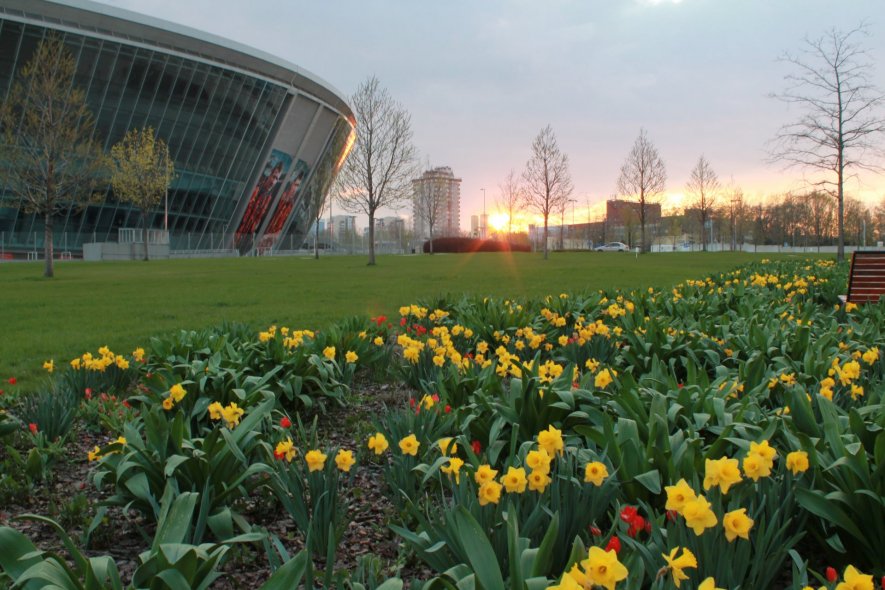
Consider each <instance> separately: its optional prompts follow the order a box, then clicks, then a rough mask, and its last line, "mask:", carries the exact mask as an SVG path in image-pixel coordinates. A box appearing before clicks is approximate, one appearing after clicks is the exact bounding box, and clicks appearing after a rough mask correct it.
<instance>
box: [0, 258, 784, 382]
mask: <svg viewBox="0 0 885 590" xmlns="http://www.w3.org/2000/svg"><path fill="white" fill-rule="evenodd" d="M768 257H769V258H775V256H768ZM759 258H760V256H758V255H753V254H742V253H721V254H705V253H695V254H681V253H680V254H656V255H646V256H641V257H639V258H636V257H635V256H634V255H631V254H619V253H605V254H600V253H589V252H571V253H553V254H551V258H550V260H547V261H544V260H543V259H542V258H541V257H540V255H537V254H492V253H485V254H477V255H442V254H441V255H435V256H395V257H394V256H389V257H380V258H379V259H378V265H377V266H375V267H368V266H366V259H365V257H362V256H353V257H324V258H321V259H320V260H314V259H312V258H297V257H285V258H283V257H280V258H241V259H217V260H211V259H210V260H168V261H150V262H147V263H145V262H140V261H139V262H104V263H87V262H68V263H64V262H61V263H58V265H57V267H56V278H54V279H50V280H47V279H44V278H42V276H41V274H42V263H28V264H25V263H22V264H3V265H0V320H2V326H3V337H2V338H0V379H2V380H3V381H5V380H6V379H8V377H9V376H15V377H16V378H17V379H19V381H20V383H21V385H22V386H23V387H27V386H29V385H31V384H33V383H34V381H35V379H36V378H38V377H40V376H41V375H42V374H43V371H42V369H41V366H42V363H43V361H44V360H46V359H50V358H52V359H54V360H55V361H56V363H66V362H67V361H68V360H70V359H71V358H73V357H74V356H77V355H79V354H81V353H83V352H85V351H87V350H91V351H95V350H96V349H97V348H98V347H99V346H103V345H107V346H109V347H110V348H111V350H114V351H117V352H130V351H131V350H132V349H134V348H135V347H136V346H138V345H145V344H147V343H148V339H149V337H150V336H152V335H155V334H160V333H165V332H169V331H172V330H178V329H190V328H200V327H205V326H209V325H213V324H217V323H220V322H221V321H223V320H228V321H237V322H245V323H249V324H251V325H254V326H255V327H265V326H267V325H270V324H273V323H275V324H279V325H288V326H290V327H297V328H322V327H323V326H324V325H327V324H328V323H330V322H332V321H335V320H337V319H341V318H343V317H347V316H352V315H359V314H365V315H377V314H386V315H389V316H395V315H396V313H397V309H398V308H399V306H400V305H405V304H408V303H413V302H415V301H416V300H419V299H424V298H427V297H433V296H437V295H442V294H446V293H475V294H485V295H497V296H507V297H532V296H543V295H547V294H558V293H561V292H564V291H569V292H580V291H587V290H593V289H600V288H618V287H619V288H626V289H632V288H646V287H649V286H653V287H663V286H667V285H670V284H674V283H677V282H679V281H681V280H683V279H686V278H694V277H701V276H705V275H707V274H709V273H711V272H718V271H721V270H726V269H729V268H731V267H734V266H736V265H738V264H742V263H745V262H748V261H751V260H757V259H759Z"/></svg>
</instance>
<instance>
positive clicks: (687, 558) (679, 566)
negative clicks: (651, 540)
mask: <svg viewBox="0 0 885 590" xmlns="http://www.w3.org/2000/svg"><path fill="white" fill-rule="evenodd" d="M678 552H679V547H676V548H674V549H672V550H671V551H670V555H667V554H666V553H664V554H662V557H663V558H664V559H666V560H667V569H668V570H670V573H671V574H673V583H674V584H676V587H677V588H679V585H680V584H682V581H683V580H687V579H688V574H686V573H685V571H684V570H686V569H688V568H697V567H698V560H697V559H696V558H695V556H694V553H692V552H691V551H689V550H688V549H687V548H685V547H683V548H682V555H680V556H679V557H676V553H678Z"/></svg>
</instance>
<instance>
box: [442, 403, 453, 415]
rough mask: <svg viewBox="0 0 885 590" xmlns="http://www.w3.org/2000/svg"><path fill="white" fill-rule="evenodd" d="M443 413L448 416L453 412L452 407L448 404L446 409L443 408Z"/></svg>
mask: <svg viewBox="0 0 885 590" xmlns="http://www.w3.org/2000/svg"><path fill="white" fill-rule="evenodd" d="M443 411H444V412H445V413H446V414H448V413H449V412H451V411H452V406H450V405H449V404H446V407H445V408H443Z"/></svg>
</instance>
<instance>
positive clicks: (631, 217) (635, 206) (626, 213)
mask: <svg viewBox="0 0 885 590" xmlns="http://www.w3.org/2000/svg"><path fill="white" fill-rule="evenodd" d="M605 217H606V221H607V222H608V223H609V224H610V225H621V226H624V225H639V203H638V202H637V201H621V200H620V199H610V200H608V201H606V202H605ZM659 221H661V204H660V203H646V204H645V224H646V225H650V224H654V223H658V222H659Z"/></svg>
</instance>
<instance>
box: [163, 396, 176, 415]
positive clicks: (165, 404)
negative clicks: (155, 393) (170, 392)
mask: <svg viewBox="0 0 885 590" xmlns="http://www.w3.org/2000/svg"><path fill="white" fill-rule="evenodd" d="M174 406H175V404H174V403H173V402H172V398H171V397H167V398H164V399H163V409H164V410H166V411H167V412H168V411H169V410H171V409H172V408H173V407H174Z"/></svg>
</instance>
